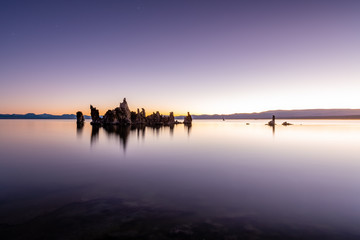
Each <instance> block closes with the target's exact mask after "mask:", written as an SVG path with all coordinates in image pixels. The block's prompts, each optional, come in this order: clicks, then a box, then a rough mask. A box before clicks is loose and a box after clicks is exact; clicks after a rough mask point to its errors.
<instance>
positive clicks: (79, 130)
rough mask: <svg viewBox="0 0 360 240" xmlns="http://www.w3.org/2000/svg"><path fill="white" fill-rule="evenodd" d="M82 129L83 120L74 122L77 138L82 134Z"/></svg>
mask: <svg viewBox="0 0 360 240" xmlns="http://www.w3.org/2000/svg"><path fill="white" fill-rule="evenodd" d="M83 130H84V123H83V122H80V123H76V135H77V137H78V138H80V137H81V136H82V132H83Z"/></svg>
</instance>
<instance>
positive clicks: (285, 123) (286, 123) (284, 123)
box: [282, 122, 293, 126]
mask: <svg viewBox="0 0 360 240" xmlns="http://www.w3.org/2000/svg"><path fill="white" fill-rule="evenodd" d="M282 125H284V126H289V125H293V124H292V123H288V122H283V123H282Z"/></svg>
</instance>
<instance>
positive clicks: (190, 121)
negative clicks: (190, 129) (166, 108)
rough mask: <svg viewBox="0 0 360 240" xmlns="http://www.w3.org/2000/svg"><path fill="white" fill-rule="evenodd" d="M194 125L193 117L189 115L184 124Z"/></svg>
mask: <svg viewBox="0 0 360 240" xmlns="http://www.w3.org/2000/svg"><path fill="white" fill-rule="evenodd" d="M191 123H192V117H191V115H190V113H189V112H188V113H187V116H186V117H185V118H184V124H187V125H190V124H191Z"/></svg>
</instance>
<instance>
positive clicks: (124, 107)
mask: <svg viewBox="0 0 360 240" xmlns="http://www.w3.org/2000/svg"><path fill="white" fill-rule="evenodd" d="M119 122H120V124H122V125H130V124H131V111H130V109H129V106H128V104H127V102H126V98H124V100H123V102H122V103H120V119H119Z"/></svg>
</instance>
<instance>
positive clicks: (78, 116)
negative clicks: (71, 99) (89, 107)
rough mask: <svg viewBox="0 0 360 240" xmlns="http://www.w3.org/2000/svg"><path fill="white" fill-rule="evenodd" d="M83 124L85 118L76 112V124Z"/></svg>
mask: <svg viewBox="0 0 360 240" xmlns="http://www.w3.org/2000/svg"><path fill="white" fill-rule="evenodd" d="M84 122H85V118H84V115H83V113H82V112H80V111H78V112H76V123H77V124H83V123H84Z"/></svg>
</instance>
